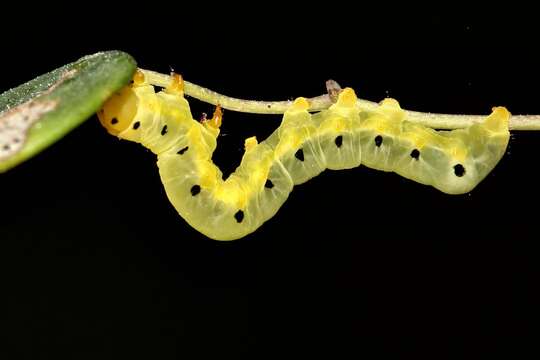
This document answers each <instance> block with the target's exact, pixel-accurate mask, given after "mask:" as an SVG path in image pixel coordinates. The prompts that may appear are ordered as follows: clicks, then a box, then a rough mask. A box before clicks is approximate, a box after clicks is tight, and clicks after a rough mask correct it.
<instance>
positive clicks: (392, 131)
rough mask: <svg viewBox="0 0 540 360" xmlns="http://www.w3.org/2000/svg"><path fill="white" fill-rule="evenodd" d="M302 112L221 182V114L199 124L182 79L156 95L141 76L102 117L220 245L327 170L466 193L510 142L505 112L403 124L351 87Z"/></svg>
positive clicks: (400, 114)
mask: <svg viewBox="0 0 540 360" xmlns="http://www.w3.org/2000/svg"><path fill="white" fill-rule="evenodd" d="M308 108H309V103H308V101H307V100H306V99H304V98H298V99H296V100H295V101H294V103H293V104H292V106H290V108H288V110H287V111H286V112H285V114H284V116H283V120H282V123H281V125H280V126H279V128H278V129H276V130H275V131H274V133H272V135H270V137H268V139H266V140H264V141H262V142H260V143H258V142H257V140H256V139H255V138H249V139H247V140H246V144H245V153H244V156H243V158H242V161H241V164H240V166H239V167H238V168H237V169H236V171H235V172H234V173H233V174H231V175H230V176H229V177H228V178H227V179H225V180H223V179H222V173H221V171H220V170H219V168H218V167H217V166H216V165H215V164H214V163H213V162H212V154H213V152H214V150H215V149H216V146H217V143H216V138H217V136H218V134H219V124H220V121H221V114H220V112H219V109H218V111H216V113H215V114H214V117H213V118H212V119H210V120H206V121H203V122H198V121H195V120H194V119H193V117H192V114H191V112H190V108H189V104H188V102H187V101H186V99H185V98H184V93H183V83H182V79H181V78H180V77H179V76H175V77H173V80H172V81H171V82H170V83H169V84H168V86H167V87H166V88H165V89H164V90H163V91H160V92H158V93H155V91H154V88H153V86H152V85H150V83H149V82H148V81H147V79H145V76H144V74H142V73H141V72H139V73H137V75H136V76H135V78H134V82H133V84H131V85H130V86H128V87H126V88H124V89H123V90H122V91H121V92H120V94H119V95H118V96H113V97H112V98H111V99H110V100H109V101H108V102H107V103H106V104H105V105H104V107H103V109H102V110H101V111H100V112H99V114H98V116H99V119H100V121H101V123H102V124H103V125H104V126H105V127H106V128H107V130H108V131H109V132H110V133H111V134H114V135H117V136H118V137H120V138H122V139H127V140H131V141H136V142H139V143H141V144H143V145H144V146H146V147H147V148H149V149H150V150H151V151H153V152H154V153H155V154H157V156H158V167H159V172H160V175H161V179H162V181H163V184H164V186H165V190H166V192H167V195H168V197H169V199H170V200H171V202H172V204H173V205H174V206H175V208H176V209H177V211H178V212H179V213H180V215H181V216H182V217H183V218H184V219H186V221H187V222H188V223H189V224H191V225H192V226H193V227H194V228H196V229H197V230H198V231H200V232H202V233H203V234H205V235H206V236H208V237H210V238H213V239H216V240H233V239H238V238H241V237H243V236H245V235H247V234H249V233H251V232H253V231H254V230H256V229H257V228H258V227H259V226H261V225H262V224H263V223H264V222H265V221H266V220H268V219H270V218H271V217H272V216H273V215H274V214H275V213H276V212H277V210H278V209H279V208H280V206H281V205H282V204H283V202H284V201H285V200H286V199H287V197H288V195H289V193H290V192H291V191H292V189H293V186H294V185H297V184H301V183H303V182H305V181H307V180H309V179H310V178H312V177H314V176H316V175H318V174H319V173H320V172H322V171H323V170H324V169H335V170H338V169H349V168H354V167H357V166H359V165H360V164H363V165H365V166H368V167H371V168H374V169H378V170H383V171H394V172H396V173H398V174H400V175H401V176H404V177H406V178H408V179H411V180H414V181H417V182H419V183H422V184H426V185H431V186H434V187H435V188H437V189H439V190H441V191H443V192H446V193H449V194H461V193H465V192H468V191H470V190H472V189H473V188H474V187H475V186H476V185H477V184H478V183H479V182H480V181H481V180H482V179H483V178H484V177H485V176H486V175H487V174H488V173H489V172H490V171H491V170H492V169H493V168H494V167H495V165H496V164H497V162H498V161H499V160H500V159H501V157H502V156H503V154H504V152H505V150H506V147H507V144H508V140H509V131H508V123H509V118H510V113H509V112H508V111H507V110H506V109H505V108H503V107H496V108H494V109H493V112H492V114H491V115H489V116H488V117H486V118H485V119H484V120H483V121H481V122H478V123H474V124H472V125H469V126H468V127H466V128H464V129H457V130H452V131H444V132H439V131H435V130H433V129H431V128H428V127H425V126H423V125H421V124H418V123H414V122H411V121H409V120H408V117H407V113H406V112H405V111H403V110H402V109H401V108H400V106H399V104H398V102H397V101H395V100H393V99H385V100H384V101H383V102H381V103H380V105H379V106H377V107H375V108H369V109H366V108H363V107H362V106H360V105H359V103H358V102H357V98H356V95H355V93H354V91H353V90H352V89H350V88H346V89H344V90H342V91H341V92H340V93H339V95H338V96H337V99H336V102H335V104H333V105H331V106H330V107H329V108H328V109H327V110H323V111H320V112H318V113H315V114H310V113H309V112H308Z"/></svg>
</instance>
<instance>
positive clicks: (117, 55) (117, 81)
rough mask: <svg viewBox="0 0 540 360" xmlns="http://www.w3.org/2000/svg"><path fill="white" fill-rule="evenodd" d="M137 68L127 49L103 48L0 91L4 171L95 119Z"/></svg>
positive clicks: (0, 167) (1, 164) (0, 165)
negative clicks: (2, 91) (95, 114)
mask: <svg viewBox="0 0 540 360" xmlns="http://www.w3.org/2000/svg"><path fill="white" fill-rule="evenodd" d="M136 67H137V65H136V63H135V60H134V59H133V58H132V57H131V56H130V55H128V54H126V53H124V52H121V51H107V52H100V53H97V54H94V55H90V56H86V57H83V58H81V59H79V60H78V61H76V62H73V63H71V64H68V65H65V66H62V67H60V68H58V69H56V70H53V71H51V72H49V73H47V74H44V75H41V76H39V77H37V78H35V79H33V80H31V81H29V82H27V83H25V84H22V85H20V86H18V87H16V88H14V89H11V90H8V91H6V92H4V93H2V94H0V142H1V143H2V144H0V145H2V149H0V151H1V150H4V156H3V157H2V156H0V172H4V171H6V170H8V169H10V168H12V167H14V166H16V165H18V164H20V163H22V162H23V161H25V160H27V159H29V158H31V157H32V156H34V155H36V154H37V153H39V152H40V151H42V150H43V149H45V148H47V147H48V146H50V145H51V144H53V143H54V142H56V141H58V140H59V139H61V138H62V137H63V136H64V135H66V134H67V133H68V132H70V131H71V130H72V129H74V128H75V127H77V126H78V125H80V124H81V123H82V122H83V121H85V120H86V119H88V118H90V117H91V116H92V115H93V114H94V113H95V112H96V111H98V110H99V109H100V108H101V106H102V105H103V103H104V102H105V100H107V99H108V98H109V97H110V96H111V95H113V94H114V93H115V92H116V91H118V90H120V89H121V88H122V87H123V86H125V85H126V84H128V83H129V81H130V80H131V78H132V76H133V73H134V72H135V70H136ZM23 120H24V123H23ZM10 142H11V143H10ZM18 144H20V145H19V147H16V146H14V145H18ZM10 146H11V148H10ZM0 155H2V153H1V152H0Z"/></svg>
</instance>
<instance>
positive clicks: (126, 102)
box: [97, 72, 144, 136]
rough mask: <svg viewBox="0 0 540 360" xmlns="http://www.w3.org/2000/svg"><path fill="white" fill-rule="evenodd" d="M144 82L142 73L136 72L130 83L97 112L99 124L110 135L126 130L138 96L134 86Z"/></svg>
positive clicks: (135, 109) (133, 113)
mask: <svg viewBox="0 0 540 360" xmlns="http://www.w3.org/2000/svg"><path fill="white" fill-rule="evenodd" d="M143 82H144V75H143V74H142V73H141V72H136V73H135V76H134V77H133V82H132V84H130V85H128V86H126V87H124V88H123V89H122V90H120V91H119V92H117V93H116V94H114V95H113V96H111V97H110V98H109V99H108V100H107V101H106V102H105V104H104V105H103V107H102V108H101V110H100V111H99V112H98V114H97V115H98V118H99V121H100V122H101V125H103V127H105V129H107V131H108V132H109V133H110V134H111V135H116V136H117V135H118V134H120V133H122V132H123V131H124V130H126V129H127V128H128V127H129V126H130V125H131V122H132V120H133V118H134V117H135V115H136V113H137V105H138V97H137V95H136V94H135V91H134V87H135V86H139V85H141V84H142V83H143Z"/></svg>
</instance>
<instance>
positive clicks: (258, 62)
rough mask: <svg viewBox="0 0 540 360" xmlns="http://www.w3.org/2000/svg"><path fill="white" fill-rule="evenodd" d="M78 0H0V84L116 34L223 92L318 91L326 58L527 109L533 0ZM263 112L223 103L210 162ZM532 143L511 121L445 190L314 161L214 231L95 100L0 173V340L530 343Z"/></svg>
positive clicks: (444, 347) (102, 348) (370, 95)
mask: <svg viewBox="0 0 540 360" xmlns="http://www.w3.org/2000/svg"><path fill="white" fill-rule="evenodd" d="M88 6H90V5H88ZM91 7H92V9H84V8H81V9H78V10H73V9H71V12H68V13H67V14H66V13H63V12H62V11H66V9H63V10H62V9H58V11H57V12H56V13H54V14H49V13H47V15H44V14H43V13H41V12H40V11H41V9H37V8H33V9H32V13H33V16H37V18H36V19H35V20H34V18H32V20H30V17H29V16H30V15H29V12H24V11H16V12H13V13H12V14H13V15H12V16H7V15H6V16H7V17H11V20H13V22H9V23H7V22H4V23H2V25H0V26H2V28H1V30H2V33H3V34H8V36H6V37H5V38H3V39H2V42H3V43H2V60H1V81H0V90H6V89H8V88H10V87H13V86H16V85H18V84H20V83H22V82H24V81H27V80H29V79H31V78H33V77H35V76H37V75H39V74H41V73H44V72H46V71H49V70H51V69H53V68H55V67H58V66H61V65H63V64H65V63H68V62H71V61H74V60H76V59H77V58H79V57H81V56H83V55H87V54H90V53H94V52H97V51H100V50H108V49H120V50H124V51H127V52H128V53H130V54H131V55H133V56H134V57H135V59H136V60H137V61H138V63H139V66H141V67H143V68H147V69H152V70H157V71H161V72H168V71H169V68H170V67H172V68H174V69H175V70H176V71H178V72H180V73H181V74H182V75H183V76H184V77H185V78H186V79H187V80H189V81H192V82H195V83H197V84H200V85H203V86H206V87H209V88H211V89H213V90H216V91H219V92H222V93H225V94H228V95H232V96H237V97H242V98H253V99H265V100H267V99H268V100H270V99H276V100H282V99H292V98H294V97H297V96H316V95H319V94H321V93H323V92H324V82H325V80H327V79H329V78H332V79H335V80H337V81H338V82H339V83H340V84H341V85H342V86H351V87H353V88H354V89H356V91H357V93H358V94H359V96H361V97H363V98H366V99H369V100H375V101H379V100H381V99H383V98H384V97H386V96H391V97H394V98H396V99H398V100H399V101H400V103H401V105H402V106H403V107H404V108H407V109H413V110H420V111H432V112H450V113H478V114H484V113H485V114H487V113H489V112H490V109H491V107H492V106H494V105H504V106H507V107H508V109H509V110H510V111H511V112H513V113H516V114H517V113H540V101H539V100H538V99H539V92H538V89H537V84H538V83H539V82H540V76H539V71H538V63H539V60H540V59H539V56H538V55H537V47H538V35H539V34H540V31H539V30H538V29H537V24H536V22H535V19H534V17H533V15H534V14H533V12H532V10H530V9H518V8H517V6H516V7H515V8H513V9H508V8H504V7H501V8H493V7H490V9H489V11H487V10H485V11H471V9H468V8H459V9H451V8H447V9H435V8H424V9H423V11H422V12H419V11H414V12H412V11H411V12H406V11H404V10H403V9H398V8H395V7H393V6H392V5H390V4H388V5H386V6H385V7H383V8H379V9H367V8H364V7H363V4H359V8H358V9H355V7H354V6H353V5H347V4H345V3H337V2H336V3H326V4H322V5H315V4H311V5H305V6H304V8H302V9H300V10H293V9H291V8H290V6H287V5H286V4H277V3H252V4H248V5H245V6H244V7H242V8H233V9H228V8H226V7H225V6H223V7H216V6H214V5H210V4H204V5H203V9H188V8H187V7H186V6H185V4H184V5H182V4H177V6H171V5H158V4H156V5H153V4H147V5H145V6H144V7H142V6H135V5H130V6H129V7H126V8H125V9H123V10H121V11H115V12H112V11H111V10H110V8H109V7H99V6H98V5H92V6H91ZM241 9H243V10H244V11H247V13H245V14H242V13H240V10H241ZM231 10H233V13H232V14H231V13H230V11H231ZM41 15H43V16H41ZM192 110H193V113H194V116H196V117H198V116H199V114H200V113H201V112H209V113H210V112H211V111H212V108H211V107H210V106H207V105H205V104H201V103H198V102H196V101H193V105H192ZM279 119H280V117H279V116H256V115H246V114H238V113H234V112H231V111H226V112H225V118H224V125H223V128H222V133H223V134H226V135H225V136H222V137H220V138H219V145H218V150H217V152H216V154H215V157H214V159H215V161H216V163H217V164H218V165H219V166H221V167H222V168H223V169H225V172H230V171H231V170H233V169H234V168H235V167H236V166H237V164H238V163H239V161H240V158H241V155H242V147H243V139H244V138H246V137H248V136H252V135H258V137H259V138H260V139H264V138H265V137H266V136H267V135H268V134H270V133H271V131H273V129H274V128H276V127H277V126H278V125H279V121H280V120H279ZM539 144H540V133H534V132H514V133H513V135H512V138H511V142H510V147H509V149H508V153H507V155H506V156H505V157H504V158H503V159H502V161H501V162H500V163H499V165H497V167H496V168H495V170H494V171H493V172H492V173H491V174H490V175H489V176H488V177H487V178H486V179H485V180H484V181H483V182H482V183H480V185H479V186H478V187H477V188H476V189H474V191H472V192H471V193H469V194H466V195H459V196H450V195H446V194H443V193H440V192H438V191H437V190H435V189H433V188H430V187H427V186H423V185H419V184H416V183H414V182H411V181H409V180H406V179H403V178H401V177H399V176H397V175H395V174H392V173H382V172H377V171H374V170H371V169H368V168H365V167H360V168H356V169H353V170H347V171H327V172H324V173H323V174H321V175H319V176H318V177H316V178H314V179H313V180H311V181H310V182H308V183H306V184H304V185H301V186H298V187H297V188H295V190H294V191H293V193H292V194H291V195H290V197H289V199H288V201H287V202H286V203H285V204H284V206H283V207H282V208H281V210H280V211H279V212H278V213H277V215H276V216H275V217H274V218H272V219H271V220H270V221H268V222H267V223H266V224H265V225H263V226H262V227H261V228H260V229H259V230H257V231H256V232H255V233H254V234H252V235H249V236H247V237H246V238H244V239H241V240H238V241H234V242H229V243H222V242H216V241H212V240H209V239H207V238H205V237H204V236H203V235H201V234H199V233H198V232H197V231H195V230H194V229H192V228H191V227H190V226H189V225H187V223H185V222H184V220H183V219H182V218H181V217H180V216H178V214H177V213H176V211H175V210H174V208H173V207H172V205H171V204H170V203H169V201H168V200H167V198H166V195H165V192H164V190H163V187H162V185H161V182H160V179H159V175H158V172H157V167H156V165H155V157H154V156H153V155H152V154H151V153H150V152H149V151H147V150H145V149H143V148H142V147H141V146H139V145H137V144H134V143H128V142H125V141H119V140H117V139H116V138H114V137H112V136H110V135H108V134H107V133H106V132H105V131H104V129H103V128H102V127H101V126H100V124H99V123H98V121H97V119H96V118H95V117H94V118H92V119H90V120H89V121H88V122H86V123H85V124H84V125H82V126H81V127H80V128H78V129H76V130H75V131H73V132H72V133H70V134H69V135H68V136H66V137H65V138H64V139H63V140H61V141H60V142H58V143H57V144H55V145H54V146H53V147H52V148H50V149H48V150H46V151H45V152H44V153H42V154H40V155H39V156H37V157H35V158H34V159H32V160H30V161H28V162H27V163H25V164H23V165H21V166H20V167H18V168H16V169H14V170H12V171H10V172H8V173H6V174H2V175H0V296H1V299H2V303H4V305H2V306H1V307H0V311H1V312H0V329H1V330H2V332H4V335H2V336H1V337H0V341H1V346H0V352H5V353H6V356H5V358H6V359H7V358H9V359H15V358H33V359H45V358H55V359H56V358H73V359H95V358H102V359H105V358H111V359H112V358H115V359H124V358H126V359H127V358H145V359H150V358H151V359H174V358H186V359H196V358H215V357H217V356H220V357H225V358H229V357H232V356H240V355H246V354H248V355H250V356H251V358H259V357H263V356H268V355H270V356H272V355H273V356H274V357H280V358H281V357H285V356H288V355H293V356H298V357H302V356H313V355H323V356H324V357H328V358H342V357H344V356H345V355H349V356H351V357H355V358H358V357H364V358H369V359H375V358H406V357H408V356H410V355H414V356H418V355H429V356H430V357H432V358H436V359H442V358H465V357H471V358H478V357H481V356H483V355H488V354H507V356H512V358H520V359H525V358H534V355H533V352H532V351H533V350H532V348H531V347H529V346H528V345H534V344H535V343H537V340H538V333H535V328H537V325H538V322H537V321H536V320H535V318H534V316H533V314H534V311H535V309H537V308H538V298H536V297H535V295H536V294H535V293H536V290H537V287H538V277H537V272H536V263H537V261H538V249H539V248H538V240H539V239H538V238H539V236H538V233H539V229H538V224H537V223H538V204H539V200H540V190H539V184H540V176H539V175H538V173H537V171H536V169H537V163H538V158H539V155H540V147H539ZM527 337H529V338H527ZM8 353H10V355H7V354H8Z"/></svg>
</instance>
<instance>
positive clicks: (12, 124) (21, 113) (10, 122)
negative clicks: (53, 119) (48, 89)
mask: <svg viewBox="0 0 540 360" xmlns="http://www.w3.org/2000/svg"><path fill="white" fill-rule="evenodd" d="M57 105H58V100H39V99H33V100H30V101H27V102H25V103H23V104H21V105H19V106H16V107H14V108H12V109H10V110H8V111H6V112H4V113H2V114H0V161H2V160H6V159H8V158H10V157H12V156H14V155H15V154H17V153H18V152H19V151H21V149H22V148H23V146H24V144H25V142H26V138H27V136H28V131H29V130H30V128H31V127H32V126H33V125H34V124H35V123H36V122H38V121H39V120H40V119H41V118H42V117H43V115H45V114H46V113H48V112H49V111H52V110H54V108H56V106H57Z"/></svg>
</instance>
